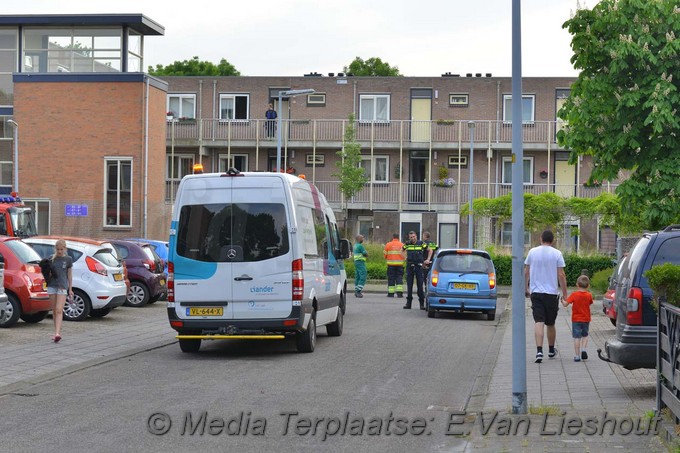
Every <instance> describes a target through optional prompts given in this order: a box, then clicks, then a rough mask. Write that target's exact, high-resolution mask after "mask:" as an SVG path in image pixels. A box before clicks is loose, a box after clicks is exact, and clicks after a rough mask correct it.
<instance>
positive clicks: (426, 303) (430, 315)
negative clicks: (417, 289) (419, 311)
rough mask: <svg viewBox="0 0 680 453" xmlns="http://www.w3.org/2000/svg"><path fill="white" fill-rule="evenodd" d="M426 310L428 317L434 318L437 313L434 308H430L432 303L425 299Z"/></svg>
mask: <svg viewBox="0 0 680 453" xmlns="http://www.w3.org/2000/svg"><path fill="white" fill-rule="evenodd" d="M425 308H426V309H427V317H428V318H434V317H435V313H436V312H435V311H434V310H433V309H432V308H430V302H429V300H428V299H425Z"/></svg>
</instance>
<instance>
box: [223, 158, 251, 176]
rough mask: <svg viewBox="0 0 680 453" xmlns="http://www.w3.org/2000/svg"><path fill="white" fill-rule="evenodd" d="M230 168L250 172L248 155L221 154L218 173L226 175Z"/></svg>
mask: <svg viewBox="0 0 680 453" xmlns="http://www.w3.org/2000/svg"><path fill="white" fill-rule="evenodd" d="M230 168H235V169H237V170H238V171H241V172H243V171H248V155H247V154H231V155H227V154H220V157H219V166H218V171H219V172H220V173H226V172H227V170H229V169H230Z"/></svg>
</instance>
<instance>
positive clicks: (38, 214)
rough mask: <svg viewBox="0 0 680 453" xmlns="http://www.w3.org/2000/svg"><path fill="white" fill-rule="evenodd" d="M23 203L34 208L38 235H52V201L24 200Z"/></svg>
mask: <svg viewBox="0 0 680 453" xmlns="http://www.w3.org/2000/svg"><path fill="white" fill-rule="evenodd" d="M22 201H23V202H24V204H25V205H26V206H30V207H31V208H33V212H34V213H35V227H36V229H37V230H38V234H39V235H48V234H50V209H51V206H50V200H43V199H36V200H28V199H26V198H22Z"/></svg>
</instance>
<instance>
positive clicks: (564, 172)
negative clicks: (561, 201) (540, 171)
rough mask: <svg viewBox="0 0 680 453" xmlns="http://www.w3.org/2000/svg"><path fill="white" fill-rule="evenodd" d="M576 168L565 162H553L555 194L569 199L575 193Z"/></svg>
mask: <svg viewBox="0 0 680 453" xmlns="http://www.w3.org/2000/svg"><path fill="white" fill-rule="evenodd" d="M575 184H576V167H575V166H574V165H569V162H567V161H566V160H556V161H555V193H556V194H557V195H559V196H560V197H566V198H570V197H573V196H574V195H575V194H576V192H575V190H576V186H575Z"/></svg>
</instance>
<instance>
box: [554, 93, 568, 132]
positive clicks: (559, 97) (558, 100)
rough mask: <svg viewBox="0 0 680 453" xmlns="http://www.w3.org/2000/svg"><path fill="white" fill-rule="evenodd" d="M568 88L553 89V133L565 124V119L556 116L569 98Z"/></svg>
mask: <svg viewBox="0 0 680 453" xmlns="http://www.w3.org/2000/svg"><path fill="white" fill-rule="evenodd" d="M569 93H570V90H569V89H557V90H555V133H557V132H559V131H561V130H562V129H564V128H565V126H566V123H567V122H566V121H565V120H563V119H562V118H560V117H559V116H558V113H560V109H561V108H562V107H564V104H565V103H566V102H567V99H568V98H569Z"/></svg>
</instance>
